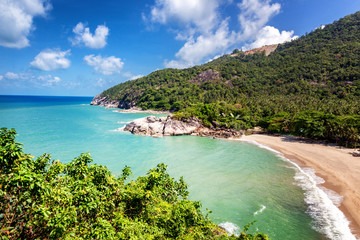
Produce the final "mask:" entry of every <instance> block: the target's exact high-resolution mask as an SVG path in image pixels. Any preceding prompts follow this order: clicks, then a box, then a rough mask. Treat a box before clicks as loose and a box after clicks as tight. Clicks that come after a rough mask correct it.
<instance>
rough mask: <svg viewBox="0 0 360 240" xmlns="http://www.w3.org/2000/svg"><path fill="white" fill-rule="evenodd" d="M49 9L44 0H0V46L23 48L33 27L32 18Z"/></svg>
mask: <svg viewBox="0 0 360 240" xmlns="http://www.w3.org/2000/svg"><path fill="white" fill-rule="evenodd" d="M50 9H51V5H50V4H49V3H48V1H46V0H31V1H30V0H0V23H1V24H0V46H3V47H9V48H24V47H27V46H29V45H30V43H29V39H28V35H29V34H30V32H31V31H32V30H34V29H35V27H34V25H33V18H34V17H37V16H42V17H44V16H45V15H46V13H47V12H48V11H49V10H50Z"/></svg>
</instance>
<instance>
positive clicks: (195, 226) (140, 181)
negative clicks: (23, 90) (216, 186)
mask: <svg viewBox="0 0 360 240" xmlns="http://www.w3.org/2000/svg"><path fill="white" fill-rule="evenodd" d="M15 135H16V132H15V130H14V129H11V130H8V129H5V128H2V129H1V130H0V166H1V168H0V238H1V239H249V240H261V239H264V240H266V239H268V237H267V236H266V235H264V234H262V233H255V234H249V233H246V232H247V230H248V228H249V227H248V226H245V227H244V232H243V233H241V235H240V236H238V237H236V236H228V235H227V234H226V232H225V231H224V230H223V229H221V228H220V227H219V226H217V225H216V224H215V223H213V222H212V221H211V220H210V218H209V217H208V216H207V215H205V214H204V213H203V212H202V210H201V203H200V202H197V201H190V200H188V198H187V196H188V191H187V185H186V183H185V182H184V180H183V179H182V178H180V179H179V180H174V179H173V178H172V177H170V176H169V174H168V173H167V172H166V165H164V164H159V165H157V167H156V168H154V169H150V170H149V171H148V173H147V174H146V176H143V177H138V178H137V179H136V180H131V179H129V176H130V175H131V170H130V168H129V167H125V168H124V169H123V170H122V174H121V175H120V176H119V177H114V176H113V175H111V173H110V171H109V170H108V169H107V168H106V167H105V166H101V165H96V164H95V165H90V163H91V162H92V158H91V157H90V154H81V155H80V156H79V157H76V158H75V159H74V160H72V161H71V162H69V163H67V164H63V163H61V162H60V161H58V160H56V161H54V160H52V159H51V156H50V155H49V154H44V155H42V156H40V157H38V158H37V159H35V160H34V159H33V157H32V156H30V155H29V154H26V153H24V152H23V151H22V147H21V144H20V143H17V142H16V141H15ZM245 230H246V231H245Z"/></svg>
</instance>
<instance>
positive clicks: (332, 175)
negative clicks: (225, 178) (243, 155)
mask: <svg viewBox="0 0 360 240" xmlns="http://www.w3.org/2000/svg"><path fill="white" fill-rule="evenodd" d="M243 139H244V140H246V141H247V140H249V141H255V142H257V143H260V144H262V145H265V146H268V147H270V148H272V149H274V150H276V151H278V152H280V153H282V154H283V155H284V156H285V157H286V158H288V159H290V160H293V161H294V162H296V163H297V164H298V165H299V166H300V167H311V168H313V169H314V170H315V171H316V174H317V175H318V176H320V177H321V178H323V179H324V180H325V183H324V184H320V186H324V187H325V188H327V189H330V190H333V191H335V192H336V193H338V194H339V195H341V196H343V197H344V199H343V201H342V203H341V205H340V207H339V209H340V210H341V211H342V212H343V213H344V214H345V216H346V217H347V219H348V220H349V221H350V228H351V231H352V233H353V234H354V235H355V236H357V237H358V236H359V235H360V187H359V183H360V158H357V157H353V156H352V155H351V152H353V151H354V150H353V149H348V148H342V147H339V146H334V145H328V144H321V143H320V142H317V143H316V142H314V141H307V140H303V139H301V138H298V137H293V136H272V135H265V134H253V135H249V136H244V137H243Z"/></svg>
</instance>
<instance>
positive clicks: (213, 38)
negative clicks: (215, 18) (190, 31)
mask: <svg viewBox="0 0 360 240" xmlns="http://www.w3.org/2000/svg"><path fill="white" fill-rule="evenodd" d="M234 41H235V33H234V32H229V28H228V23H227V21H223V23H222V24H221V25H220V27H219V29H217V30H216V32H215V33H212V34H208V35H200V36H198V37H197V38H196V39H190V40H188V41H187V42H186V43H185V45H184V46H183V47H182V48H181V49H180V50H179V51H178V52H177V53H176V55H175V56H176V57H177V58H178V60H172V61H170V62H167V63H165V65H166V67H170V68H185V67H190V66H193V65H195V64H197V63H199V62H200V61H201V60H202V59H204V58H205V57H206V56H209V55H212V54H216V53H218V52H223V51H225V50H226V49H227V48H228V46H229V45H231V44H233V43H234Z"/></svg>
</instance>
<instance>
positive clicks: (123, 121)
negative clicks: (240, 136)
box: [117, 121, 130, 124]
mask: <svg viewBox="0 0 360 240" xmlns="http://www.w3.org/2000/svg"><path fill="white" fill-rule="evenodd" d="M117 123H126V124H128V123H130V122H124V121H118V122H117Z"/></svg>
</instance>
